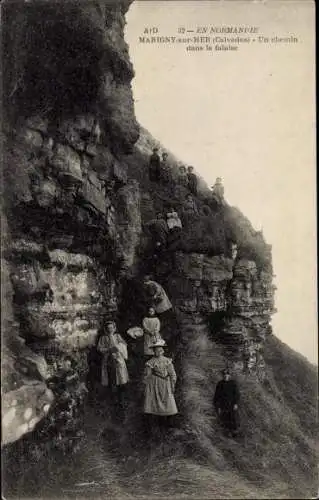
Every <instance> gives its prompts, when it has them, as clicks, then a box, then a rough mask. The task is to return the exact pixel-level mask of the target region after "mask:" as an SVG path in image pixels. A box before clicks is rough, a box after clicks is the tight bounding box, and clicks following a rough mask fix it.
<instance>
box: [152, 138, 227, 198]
mask: <svg viewBox="0 0 319 500" xmlns="http://www.w3.org/2000/svg"><path fill="white" fill-rule="evenodd" d="M158 151H159V149H158V148H157V147H154V148H153V152H152V154H151V156H150V158H149V179H150V181H152V182H162V183H163V184H166V185H168V184H171V183H172V181H173V176H172V171H171V167H170V164H169V161H168V153H166V152H163V153H162V158H161V157H160V155H159V153H158ZM177 186H178V187H183V188H185V189H188V190H189V191H190V193H191V194H192V195H193V196H197V194H198V178H197V175H196V174H195V173H194V167H192V166H188V167H187V168H186V167H185V166H184V165H181V166H180V167H179V170H178V176H177ZM211 196H212V199H213V200H214V201H215V202H216V203H218V204H221V205H223V204H224V186H223V184H222V179H221V177H217V179H216V182H215V184H214V185H213V186H212V188H211Z"/></svg>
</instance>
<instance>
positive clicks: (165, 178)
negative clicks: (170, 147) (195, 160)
mask: <svg viewBox="0 0 319 500" xmlns="http://www.w3.org/2000/svg"><path fill="white" fill-rule="evenodd" d="M167 158H168V154H167V153H163V154H162V161H161V180H162V182H163V183H164V184H168V183H169V182H170V181H171V170H170V166H169V164H168V161H167Z"/></svg>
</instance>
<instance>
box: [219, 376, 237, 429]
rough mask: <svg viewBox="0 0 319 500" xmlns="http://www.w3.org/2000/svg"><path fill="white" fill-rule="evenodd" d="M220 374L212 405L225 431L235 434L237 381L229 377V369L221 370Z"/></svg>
mask: <svg viewBox="0 0 319 500" xmlns="http://www.w3.org/2000/svg"><path fill="white" fill-rule="evenodd" d="M222 374H223V380H220V381H219V382H218V384H217V386H216V390H215V395H214V406H215V409H216V411H217V414H218V417H219V419H220V422H221V424H222V426H223V428H224V430H225V433H226V434H228V435H229V434H230V435H231V436H236V435H237V432H238V429H239V414H238V404H239V400H240V393H239V388H238V384H237V382H236V381H235V380H233V379H231V376H230V372H229V370H227V369H226V370H223V372H222Z"/></svg>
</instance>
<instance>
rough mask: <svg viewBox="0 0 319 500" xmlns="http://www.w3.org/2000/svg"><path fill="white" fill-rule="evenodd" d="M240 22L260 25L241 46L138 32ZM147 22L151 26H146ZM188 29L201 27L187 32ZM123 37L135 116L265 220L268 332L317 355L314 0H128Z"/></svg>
mask: <svg viewBox="0 0 319 500" xmlns="http://www.w3.org/2000/svg"><path fill="white" fill-rule="evenodd" d="M239 25H240V26H242V25H245V26H254V27H257V28H258V33H257V34H256V37H254V38H255V40H256V41H255V42H252V39H251V42H250V43H249V44H247V43H243V44H240V45H239V48H238V50H236V51H221V50H214V46H215V43H212V44H210V45H213V50H212V51H209V50H202V51H197V50H196V51H187V50H186V47H187V46H188V45H189V44H182V43H180V44H176V43H168V42H167V43H145V42H144V43H142V42H140V41H139V37H140V36H147V37H150V36H178V33H177V30H178V28H185V30H195V31H196V29H197V27H208V28H210V27H211V26H214V27H215V26H239ZM153 27H156V28H157V29H158V32H157V33H150V34H149V33H147V34H145V33H144V32H145V28H148V29H149V28H153ZM194 35H196V36H207V34H196V33H191V32H189V33H186V31H185V34H183V36H189V37H192V36H194ZM208 36H211V37H213V36H216V34H214V35H208ZM217 36H228V37H229V36H232V37H236V36H238V35H236V34H232V35H220V34H218V35H217ZM239 36H240V37H246V35H243V34H240V35H239ZM258 36H264V37H268V38H269V39H271V38H274V37H276V36H277V37H279V38H280V37H287V39H289V40H291V39H292V38H291V37H296V38H298V42H297V43H296V42H292V41H289V40H288V41H286V43H283V42H278V41H277V42H275V41H274V42H272V43H268V42H266V41H258V38H257V37H258ZM126 40H127V42H128V43H129V46H130V56H131V60H132V62H133V64H134V68H135V71H136V77H135V78H134V80H133V82H132V86H133V92H134V98H135V109H136V116H137V119H138V120H139V122H140V123H141V124H142V125H143V126H144V127H146V128H147V129H148V130H149V131H150V132H151V133H152V134H153V135H154V136H155V137H156V138H157V139H158V140H159V141H160V142H161V143H162V144H164V145H165V147H167V149H168V150H170V151H171V152H172V153H174V155H176V156H177V157H178V158H180V159H181V161H184V162H185V163H186V164H190V165H194V167H195V169H196V170H197V172H198V173H199V174H200V175H201V176H202V177H203V178H204V179H205V180H206V181H207V183H208V184H209V185H212V184H213V183H214V181H215V179H216V177H217V176H221V177H222V178H223V182H224V186H225V197H226V199H227V201H228V202H229V203H230V204H231V205H235V206H238V207H239V208H240V209H241V211H242V212H243V213H244V214H245V215H246V216H248V217H249V219H250V220H251V222H252V224H253V226H254V227H255V228H256V229H260V228H262V229H263V231H264V235H265V238H266V240H267V241H268V242H269V243H271V244H272V246H273V262H274V271H275V274H276V278H275V283H276V285H277V287H278V289H277V293H276V306H277V309H278V313H277V314H276V315H275V316H274V317H273V322H272V323H273V328H274V332H275V334H276V335H277V336H278V337H279V338H280V339H281V340H283V341H284V342H286V343H287V344H288V345H290V346H291V347H292V348H293V349H295V350H297V351H299V352H300V353H302V354H303V355H305V356H306V357H307V358H308V359H309V360H310V361H312V362H317V314H316V310H317V304H316V290H317V289H316V238H315V204H316V201H315V181H316V179H315V81H314V60H315V55H314V7H313V4H312V2H310V1H308V0H304V1H303V2H296V1H291V2H289V1H288V2H287V1H285V2H280V1H276V2H271V1H270V2H267V3H263V2H250V6H249V11H248V8H247V3H244V2H241V1H236V2H232V1H229V2H227V1H220V2H214V1H202V2H198V1H191V0H188V1H184V0H179V1H174V0H173V1H169V2H167V1H163V0H162V1H156V0H152V1H145V0H144V1H139V0H135V2H134V3H133V4H132V5H131V7H130V10H129V12H128V15H127V26H126ZM205 45H206V44H203V47H205ZM232 45H234V44H232ZM235 45H236V44H235Z"/></svg>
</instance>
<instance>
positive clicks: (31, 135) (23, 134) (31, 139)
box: [17, 127, 43, 151]
mask: <svg viewBox="0 0 319 500" xmlns="http://www.w3.org/2000/svg"><path fill="white" fill-rule="evenodd" d="M17 140H18V141H20V142H22V143H23V144H25V145H26V146H27V147H28V148H29V149H31V151H37V150H39V149H40V148H41V146H42V144H43V137H42V135H41V133H40V132H38V131H37V130H33V129H31V128H27V127H23V128H21V129H20V130H19V132H18V134H17Z"/></svg>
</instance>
